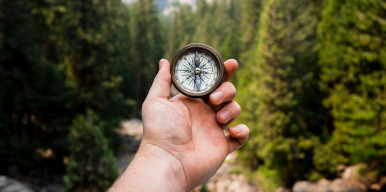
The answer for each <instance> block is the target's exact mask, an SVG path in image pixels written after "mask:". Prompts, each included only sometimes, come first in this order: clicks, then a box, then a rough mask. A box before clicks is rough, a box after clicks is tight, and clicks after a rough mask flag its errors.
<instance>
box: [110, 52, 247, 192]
mask: <svg viewBox="0 0 386 192" xmlns="http://www.w3.org/2000/svg"><path fill="white" fill-rule="evenodd" d="M224 65H225V71H226V75H225V82H224V83H223V84H222V85H220V87H219V88H217V89H216V91H214V92H213V93H212V94H211V95H210V97H209V100H208V101H207V102H204V101H203V100H202V99H193V98H189V97H186V96H184V95H182V94H178V95H177V96H175V97H173V98H172V99H169V97H170V86H171V77H170V63H169V62H168V61H167V60H165V59H161V60H160V63H159V68H160V69H159V71H158V74H157V76H156V77H155V79H154V82H153V85H152V87H151V88H150V91H149V93H148V96H147V98H146V100H145V102H144V103H143V106H142V119H143V125H144V134H143V138H142V142H141V145H140V148H139V150H138V153H137V154H136V156H135V158H134V160H133V161H132V162H131V164H130V165H129V167H128V168H127V169H126V170H125V172H124V173H123V174H122V175H121V176H120V178H118V179H117V181H116V182H115V183H114V184H113V186H112V187H111V188H110V189H109V191H114V192H115V191H190V190H192V189H193V188H195V187H196V186H199V185H201V184H203V183H204V182H205V181H207V180H208V179H209V178H210V177H212V176H213V175H214V174H215V173H216V171H217V170H218V168H219V167H220V166H221V164H222V163H223V162H224V160H225V158H226V156H227V155H228V154H229V153H231V152H232V151H234V150H236V149H238V148H240V147H241V146H242V145H243V144H244V143H245V142H246V140H247V139H248V136H249V129H248V127H247V126H245V125H243V124H240V125H236V126H234V127H230V128H229V135H225V134H224V131H223V130H224V129H225V128H226V127H227V125H229V123H231V122H232V121H233V120H234V119H235V118H236V117H237V116H238V115H239V114H240V111H241V109H240V106H239V105H238V104H237V103H236V102H235V101H233V99H234V98H235V97H236V88H235V87H234V86H233V84H232V83H230V82H228V81H227V80H228V79H229V78H231V77H232V75H233V74H234V72H235V71H236V69H237V66H238V63H237V61H236V60H234V59H230V60H228V61H226V62H225V63H224Z"/></svg>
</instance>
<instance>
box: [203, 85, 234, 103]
mask: <svg viewBox="0 0 386 192" xmlns="http://www.w3.org/2000/svg"><path fill="white" fill-rule="evenodd" d="M236 94H237V91H236V87H235V86H234V85H233V84H232V83H231V82H228V81H227V82H224V83H223V84H221V85H220V87H218V88H217V89H216V91H214V92H213V93H212V94H210V96H209V100H210V102H211V103H212V104H213V105H220V104H222V103H226V102H229V101H232V100H233V99H234V98H235V97H236Z"/></svg>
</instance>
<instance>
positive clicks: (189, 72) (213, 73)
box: [175, 50, 219, 93]
mask: <svg viewBox="0 0 386 192" xmlns="http://www.w3.org/2000/svg"><path fill="white" fill-rule="evenodd" d="M197 52H198V55H199V63H200V65H199V66H198V67H196V65H195V62H194V61H195V60H194V59H195V52H194V51H190V52H187V53H186V54H185V55H183V56H182V59H180V60H179V61H178V62H177V64H176V67H175V75H176V80H177V82H178V83H179V84H180V85H181V86H182V87H183V88H184V89H186V90H188V91H191V92H197V93H199V92H205V91H207V90H208V89H210V88H211V87H212V86H213V85H214V83H216V80H217V78H218V74H219V71H218V67H217V65H216V63H215V61H214V58H213V57H212V56H211V55H209V54H208V53H206V52H204V51H202V50H197ZM197 76H198V77H199V79H200V81H201V82H200V83H197V81H196V80H197V79H198V78H197Z"/></svg>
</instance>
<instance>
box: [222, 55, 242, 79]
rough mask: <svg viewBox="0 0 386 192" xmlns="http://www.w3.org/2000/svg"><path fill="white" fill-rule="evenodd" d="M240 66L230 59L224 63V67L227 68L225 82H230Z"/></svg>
mask: <svg viewBox="0 0 386 192" xmlns="http://www.w3.org/2000/svg"><path fill="white" fill-rule="evenodd" d="M238 65H239V64H238V63H237V61H236V60H235V59H228V60H227V61H225V62H224V66H225V79H224V81H228V80H229V79H230V78H231V77H232V76H233V74H234V73H235V71H236V70H237V67H238Z"/></svg>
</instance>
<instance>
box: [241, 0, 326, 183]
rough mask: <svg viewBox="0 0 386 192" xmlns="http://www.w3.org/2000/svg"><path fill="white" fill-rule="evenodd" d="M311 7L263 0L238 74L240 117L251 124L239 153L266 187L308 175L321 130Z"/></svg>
mask: <svg viewBox="0 0 386 192" xmlns="http://www.w3.org/2000/svg"><path fill="white" fill-rule="evenodd" d="M317 7H318V3H317V2H313V1H308V0H297V1H291V2H288V1H284V0H271V1H267V2H265V4H264V9H263V12H262V13H261V16H260V24H259V34H258V37H259V39H258V47H257V52H256V54H255V56H254V57H253V60H252V62H249V63H247V65H246V66H244V68H243V70H242V72H241V79H240V83H239V94H238V95H239V96H238V100H239V102H240V104H241V106H242V108H243V111H244V112H243V113H242V115H241V116H240V121H241V122H244V123H246V124H247V125H249V126H250V127H251V136H250V140H249V141H248V142H247V144H246V146H245V147H244V148H243V150H242V156H243V157H244V159H245V160H246V162H247V164H248V165H249V166H251V167H252V168H255V169H258V173H259V174H261V175H262V177H261V178H265V179H266V180H267V181H268V182H262V185H263V187H266V188H268V190H273V189H274V188H275V186H280V185H287V186H289V185H291V184H292V183H293V182H294V181H296V180H297V179H305V178H308V177H309V176H310V174H311V170H312V168H313V164H312V153H313V150H314V148H315V146H316V144H317V143H318V142H319V140H318V138H317V137H316V135H320V134H323V130H324V124H323V122H324V120H325V117H324V116H323V108H322V106H321V100H322V98H321V96H320V91H319V87H318V83H319V81H318V70H319V69H318V65H317V64H316V62H317V49H316V48H317V39H316V29H317V24H318V18H319V17H320V16H319V12H318V11H317V10H318V9H316V8H317ZM255 63H256V64H255Z"/></svg>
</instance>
